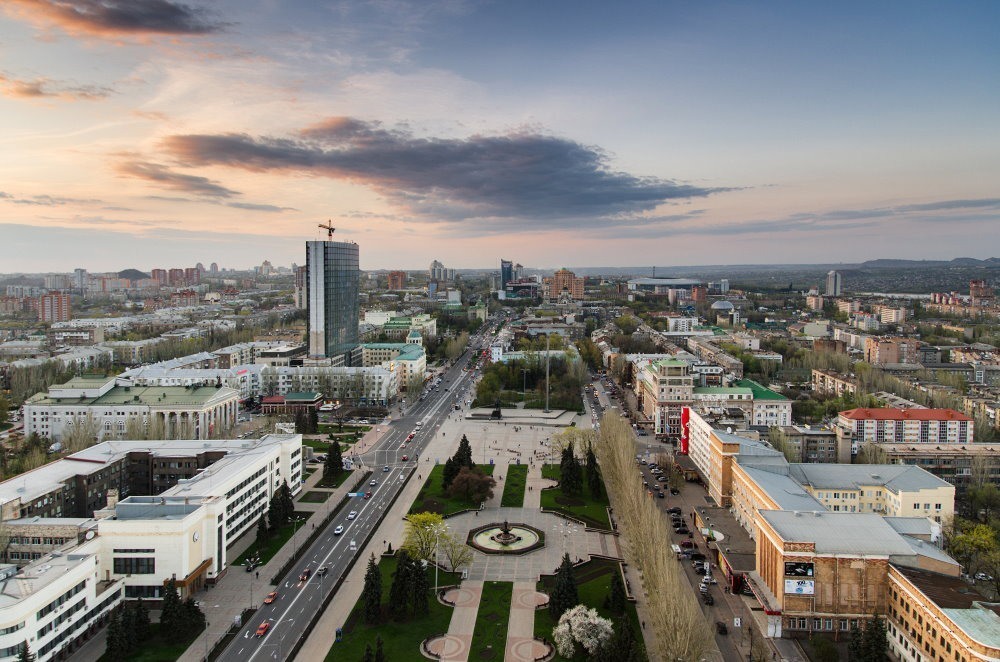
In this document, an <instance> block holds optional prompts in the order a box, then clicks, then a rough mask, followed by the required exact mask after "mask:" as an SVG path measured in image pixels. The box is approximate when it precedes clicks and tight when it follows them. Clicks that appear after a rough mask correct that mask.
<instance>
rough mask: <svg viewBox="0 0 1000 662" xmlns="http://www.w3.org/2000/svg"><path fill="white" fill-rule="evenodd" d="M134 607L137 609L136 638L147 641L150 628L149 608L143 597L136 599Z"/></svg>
mask: <svg viewBox="0 0 1000 662" xmlns="http://www.w3.org/2000/svg"><path fill="white" fill-rule="evenodd" d="M132 607H133V609H135V621H134V622H135V640H136V641H146V640H147V639H149V630H150V625H149V608H148V607H146V603H145V602H144V601H143V599H142V598H139V599H138V600H136V602H135V604H133V605H132Z"/></svg>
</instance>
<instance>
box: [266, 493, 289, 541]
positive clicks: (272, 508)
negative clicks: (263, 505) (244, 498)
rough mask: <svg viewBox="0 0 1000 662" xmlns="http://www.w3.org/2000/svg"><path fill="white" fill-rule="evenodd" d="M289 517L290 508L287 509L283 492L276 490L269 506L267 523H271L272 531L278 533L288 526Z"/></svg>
mask: <svg viewBox="0 0 1000 662" xmlns="http://www.w3.org/2000/svg"><path fill="white" fill-rule="evenodd" d="M289 516H290V513H289V512H288V508H286V507H285V502H284V500H283V499H282V497H281V490H280V489H278V490H275V492H274V495H273V496H271V501H270V502H269V503H268V505H267V521H268V522H270V524H271V528H272V529H274V530H275V531H278V530H280V529H281V528H283V527H284V526H285V525H286V524H288V519H289Z"/></svg>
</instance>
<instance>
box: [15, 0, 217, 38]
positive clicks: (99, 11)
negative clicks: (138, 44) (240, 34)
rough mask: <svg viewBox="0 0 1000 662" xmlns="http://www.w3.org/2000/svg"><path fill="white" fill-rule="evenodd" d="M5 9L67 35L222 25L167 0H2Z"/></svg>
mask: <svg viewBox="0 0 1000 662" xmlns="http://www.w3.org/2000/svg"><path fill="white" fill-rule="evenodd" d="M4 6H5V8H6V9H7V11H8V12H10V13H13V14H15V15H18V16H20V17H23V18H26V19H27V20H29V21H31V22H34V23H37V24H40V25H45V26H48V25H55V26H58V27H59V28H61V29H63V30H65V31H66V32H68V33H70V34H86V35H92V36H103V37H115V36H126V35H148V34H163V35H198V34H207V33H210V32H218V31H220V30H222V29H223V28H224V27H225V24H223V23H220V22H218V21H216V20H214V19H212V18H211V17H210V16H209V14H208V13H207V12H206V11H205V10H203V9H199V8H196V7H192V6H190V5H187V4H183V3H179V2H171V1H170V0H5V3H4Z"/></svg>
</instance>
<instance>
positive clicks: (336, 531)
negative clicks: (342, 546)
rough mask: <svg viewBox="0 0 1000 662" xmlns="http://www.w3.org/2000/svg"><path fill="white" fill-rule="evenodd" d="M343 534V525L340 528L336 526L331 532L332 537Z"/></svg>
mask: <svg viewBox="0 0 1000 662" xmlns="http://www.w3.org/2000/svg"><path fill="white" fill-rule="evenodd" d="M343 532H344V525H343V524H341V525H340V526H338V527H337V528H336V529H334V530H333V535H335V536H339V535H340V534H341V533H343Z"/></svg>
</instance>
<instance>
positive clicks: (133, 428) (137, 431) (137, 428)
mask: <svg viewBox="0 0 1000 662" xmlns="http://www.w3.org/2000/svg"><path fill="white" fill-rule="evenodd" d="M125 438H126V439H130V440H132V441H140V440H142V439H145V438H146V426H145V424H144V423H143V422H142V416H129V417H128V420H127V421H125Z"/></svg>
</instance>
